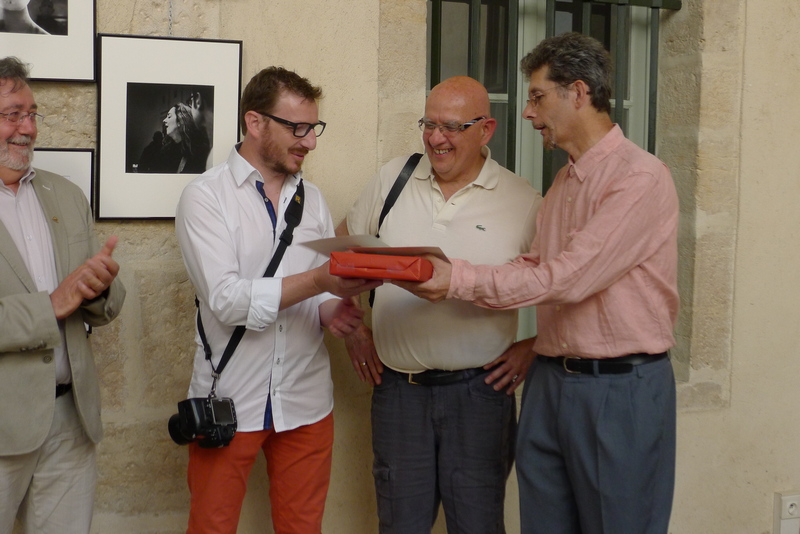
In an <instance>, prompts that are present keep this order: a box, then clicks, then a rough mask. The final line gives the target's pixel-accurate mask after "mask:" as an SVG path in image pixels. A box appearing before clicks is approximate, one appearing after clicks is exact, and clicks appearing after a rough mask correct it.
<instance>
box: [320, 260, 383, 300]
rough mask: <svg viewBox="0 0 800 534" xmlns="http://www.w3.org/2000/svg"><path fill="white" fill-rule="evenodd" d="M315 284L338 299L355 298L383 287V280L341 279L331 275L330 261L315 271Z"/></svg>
mask: <svg viewBox="0 0 800 534" xmlns="http://www.w3.org/2000/svg"><path fill="white" fill-rule="evenodd" d="M314 282H315V284H316V285H317V287H318V288H319V289H321V290H322V291H325V292H328V293H333V294H334V295H336V296H337V297H341V298H347V297H355V296H356V295H359V294H361V293H363V292H364V291H370V290H372V289H375V288H376V287H379V286H381V285H383V280H365V279H363V278H341V277H339V276H336V275H333V274H331V273H330V261H327V262H325V264H324V265H322V266H320V267H317V268H316V269H315V270H314Z"/></svg>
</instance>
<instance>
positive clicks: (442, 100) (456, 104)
mask: <svg viewBox="0 0 800 534" xmlns="http://www.w3.org/2000/svg"><path fill="white" fill-rule="evenodd" d="M434 105H435V106H436V107H437V108H439V107H441V108H445V109H449V110H453V111H455V110H456V109H459V110H460V111H462V112H463V113H465V116H469V119H465V120H472V119H474V118H475V117H487V118H488V117H490V115H489V113H490V107H489V93H488V92H487V91H486V88H485V87H484V86H483V84H481V83H480V82H479V81H478V80H475V79H474V78H470V77H469V76H454V77H452V78H448V79H446V80H444V81H443V82H441V83H440V84H438V85H437V86H436V87H434V88H433V89H431V92H430V95H428V100H427V103H426V106H425V114H426V116H427V115H428V108H429V107H431V106H434Z"/></svg>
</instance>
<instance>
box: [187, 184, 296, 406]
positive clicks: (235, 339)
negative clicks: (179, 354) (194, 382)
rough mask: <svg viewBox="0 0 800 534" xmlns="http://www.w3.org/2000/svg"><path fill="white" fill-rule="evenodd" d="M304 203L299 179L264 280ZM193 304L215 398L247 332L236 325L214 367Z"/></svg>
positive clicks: (280, 255)
mask: <svg viewBox="0 0 800 534" xmlns="http://www.w3.org/2000/svg"><path fill="white" fill-rule="evenodd" d="M304 201H305V187H303V179H302V178H301V179H300V183H299V184H297V190H296V191H295V192H294V197H293V198H292V200H291V202H289V205H288V206H287V207H286V213H285V214H284V217H283V218H284V220H285V221H286V228H284V229H283V232H281V236H280V238H279V241H280V242H279V243H278V248H276V249H275V254H273V255H272V259H271V260H270V262H269V265H268V266H267V270H266V272H265V273H264V278H269V277H271V276H273V275H274V274H275V271H277V270H278V265H280V263H281V260H282V259H283V254H284V252H286V247H288V246H289V245H291V244H292V239H293V235H292V234H293V233H294V229H295V228H296V227H297V225H299V224H300V221H301V220H302V219H303V203H304ZM194 303H195V306H197V332H198V333H199V334H200V339H201V340H202V341H203V352H204V353H205V355H206V360H208V363H210V364H211V376H212V378H213V379H214V381H213V383H212V385H211V396H212V397H216V391H217V380H218V379H219V375H221V374H222V371H223V369H225V366H226V365H228V361H229V360H230V359H231V356H233V352H234V351H235V350H236V347H237V346H238V345H239V342H240V341H241V340H242V337H243V336H244V332H245V330H247V328H246V327H245V326H244V325H238V326H237V327H236V328H235V329H234V330H233V334H231V339H230V340H229V341H228V345H227V346H226V347H225V351H224V352H223V353H222V358H220V360H219V364H217V366H216V367H214V364H213V363H211V347H210V346H209V345H208V340H207V339H206V333H205V329H204V328H203V321H202V319H201V318H200V301H199V300H197V297H196V296H195V298H194Z"/></svg>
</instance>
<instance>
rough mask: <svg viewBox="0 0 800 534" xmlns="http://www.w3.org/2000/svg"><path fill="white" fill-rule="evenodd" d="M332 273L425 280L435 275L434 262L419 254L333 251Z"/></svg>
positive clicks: (381, 278) (345, 275)
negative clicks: (394, 254)
mask: <svg viewBox="0 0 800 534" xmlns="http://www.w3.org/2000/svg"><path fill="white" fill-rule="evenodd" d="M330 273H331V274H333V275H336V276H341V277H342V278H370V279H376V280H411V281H414V282H424V281H425V280H429V279H430V277H431V276H433V264H432V263H431V262H429V261H428V260H426V259H424V258H419V257H417V256H389V255H384V254H363V253H360V252H331V264H330Z"/></svg>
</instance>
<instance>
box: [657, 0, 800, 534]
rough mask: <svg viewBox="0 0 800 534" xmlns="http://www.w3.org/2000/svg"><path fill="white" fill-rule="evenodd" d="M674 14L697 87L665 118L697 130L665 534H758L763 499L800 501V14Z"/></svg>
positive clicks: (735, 7) (742, 4)
mask: <svg viewBox="0 0 800 534" xmlns="http://www.w3.org/2000/svg"><path fill="white" fill-rule="evenodd" d="M685 4H688V6H687V7H688V10H687V11H686V13H685V15H686V18H681V17H675V20H674V21H672V25H671V26H669V25H670V23H669V22H668V23H667V24H668V27H670V30H669V31H670V32H672V35H674V36H677V35H680V34H681V33H683V34H684V36H686V44H688V45H689V46H690V47H693V48H694V52H690V51H688V50H687V51H686V55H687V56H689V55H693V56H694V62H693V63H692V62H688V63H687V64H688V65H690V70H692V71H693V72H696V73H699V75H700V78H699V79H698V80H697V83H698V87H699V91H698V92H699V100H698V106H697V109H698V111H699V118H698V119H695V118H694V117H691V116H682V115H679V116H676V117H674V118H673V121H674V122H675V126H676V128H680V127H681V123H682V122H683V123H684V124H685V123H688V124H689V125H691V124H693V123H694V122H695V120H697V121H698V122H699V127H698V131H697V132H696V134H697V149H696V150H695V152H694V156H693V157H694V161H695V165H696V175H695V176H696V183H695V188H694V190H693V191H692V196H693V198H694V201H695V202H696V212H695V213H694V215H695V221H694V222H695V235H696V239H697V241H696V261H695V267H694V271H693V273H692V274H693V276H694V284H695V293H694V298H693V300H692V301H691V302H690V303H689V304H690V305H692V306H693V316H694V320H693V331H692V341H691V343H692V369H691V373H692V374H694V375H695V377H700V378H695V379H692V378H690V379H689V382H690V384H691V383H694V384H695V385H697V386H698V387H690V388H688V389H687V388H685V389H684V393H685V395H684V397H683V399H682V401H683V402H682V406H681V410H682V412H681V413H680V415H679V420H678V423H679V426H678V474H677V488H676V500H675V510H674V513H673V521H672V527H671V531H672V532H674V533H675V534H680V533H704V534H705V533H720V534H722V533H734V534H740V533H741V534H770V533H772V532H773V531H772V526H773V525H772V508H773V501H772V499H773V492H775V491H782V490H789V489H798V488H800V420H798V418H797V408H798V406H800V387H798V376H800V358H798V346H799V345H800V333H799V331H798V328H797V322H798V317H799V316H800V313H799V312H798V309H797V301H798V296H800V295H799V293H800V276H798V274H797V266H798V263H800V262H799V261H798V260H800V258H799V257H798V250H800V247H798V230H797V229H798V227H799V226H800V225H799V223H800V215H798V210H797V208H796V206H797V200H796V199H797V198H798V192H800V191H798V188H800V180H798V171H797V168H798V158H800V153H798V150H797V149H796V146H795V145H796V137H797V126H796V125H797V122H798V118H800V117H799V116H800V105H798V102H797V99H796V98H794V94H795V92H796V87H797V84H798V83H799V82H800V68H798V67H800V61H799V60H798V53H797V50H798V47H799V46H800V35H798V32H797V31H796V28H797V25H798V22H800V5H799V4H798V3H797V2H795V1H793V0H780V1H778V0H776V1H772V2H762V1H755V0H749V1H745V0H724V1H722V0H706V1H704V2H698V1H689V2H685ZM682 15H684V14H683V13H682ZM676 38H677V37H676ZM683 89H684V91H683V92H687V90H688V92H689V93H690V94H691V93H692V92H693V87H692V86H685V87H684V88H683ZM670 98H674V99H681V98H682V96H681V92H678V91H676V92H675V93H674V94H672V95H670ZM667 120H669V119H667ZM675 148H678V147H675ZM689 393H690V394H689Z"/></svg>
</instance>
